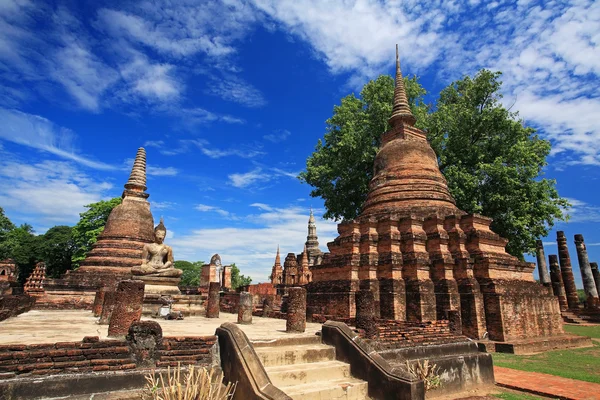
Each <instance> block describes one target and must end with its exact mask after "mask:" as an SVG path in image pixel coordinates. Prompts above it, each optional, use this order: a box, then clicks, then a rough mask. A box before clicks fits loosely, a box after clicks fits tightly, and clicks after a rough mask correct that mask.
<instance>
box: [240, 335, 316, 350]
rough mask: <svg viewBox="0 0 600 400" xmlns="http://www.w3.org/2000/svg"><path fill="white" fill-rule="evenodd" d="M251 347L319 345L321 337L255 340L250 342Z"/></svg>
mask: <svg viewBox="0 0 600 400" xmlns="http://www.w3.org/2000/svg"><path fill="white" fill-rule="evenodd" d="M251 342H252V346H254V348H257V347H275V346H297V345H302V344H321V337H320V336H317V335H314V336H300V337H289V338H282V339H263V340H261V339H256V340H251Z"/></svg>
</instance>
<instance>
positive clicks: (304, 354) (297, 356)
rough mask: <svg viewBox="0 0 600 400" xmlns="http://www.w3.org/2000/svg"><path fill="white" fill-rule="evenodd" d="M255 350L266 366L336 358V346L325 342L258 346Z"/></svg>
mask: <svg viewBox="0 0 600 400" xmlns="http://www.w3.org/2000/svg"><path fill="white" fill-rule="evenodd" d="M254 350H255V351H256V354H257V355H258V358H259V359H260V361H261V362H262V364H263V366H264V367H265V368H266V367H274V366H278V365H292V364H306V363H314V362H320V361H334V360H335V348H334V347H332V346H327V345H324V344H305V345H298V346H275V347H258V348H255V349H254Z"/></svg>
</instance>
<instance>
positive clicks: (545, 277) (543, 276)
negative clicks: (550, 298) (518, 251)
mask: <svg viewBox="0 0 600 400" xmlns="http://www.w3.org/2000/svg"><path fill="white" fill-rule="evenodd" d="M535 255H536V256H537V265H538V272H539V274H540V283H541V284H542V285H544V286H550V275H549V274H548V268H547V267H546V255H545V254H544V244H543V243H542V241H541V240H536V242H535Z"/></svg>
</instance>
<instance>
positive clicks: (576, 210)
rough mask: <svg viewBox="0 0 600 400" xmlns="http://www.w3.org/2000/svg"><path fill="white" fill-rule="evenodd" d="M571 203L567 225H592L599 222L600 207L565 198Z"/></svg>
mask: <svg viewBox="0 0 600 400" xmlns="http://www.w3.org/2000/svg"><path fill="white" fill-rule="evenodd" d="M567 200H568V201H569V203H571V208H570V209H569V211H568V212H569V215H570V219H569V223H581V222H583V223H592V222H600V207H599V206H595V205H591V204H588V203H586V202H584V201H581V200H577V199H572V198H567Z"/></svg>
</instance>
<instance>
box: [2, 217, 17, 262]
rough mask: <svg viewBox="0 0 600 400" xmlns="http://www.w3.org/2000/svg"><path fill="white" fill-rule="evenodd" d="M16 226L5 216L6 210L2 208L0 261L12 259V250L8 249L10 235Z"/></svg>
mask: <svg viewBox="0 0 600 400" xmlns="http://www.w3.org/2000/svg"><path fill="white" fill-rule="evenodd" d="M15 228H16V227H15V224H13V223H12V222H11V220H10V219H9V218H8V217H7V216H6V215H5V214H4V209H3V208H2V207H0V260H5V259H7V258H9V257H10V249H9V247H8V243H7V240H8V234H9V233H10V231H12V230H13V229H15Z"/></svg>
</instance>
